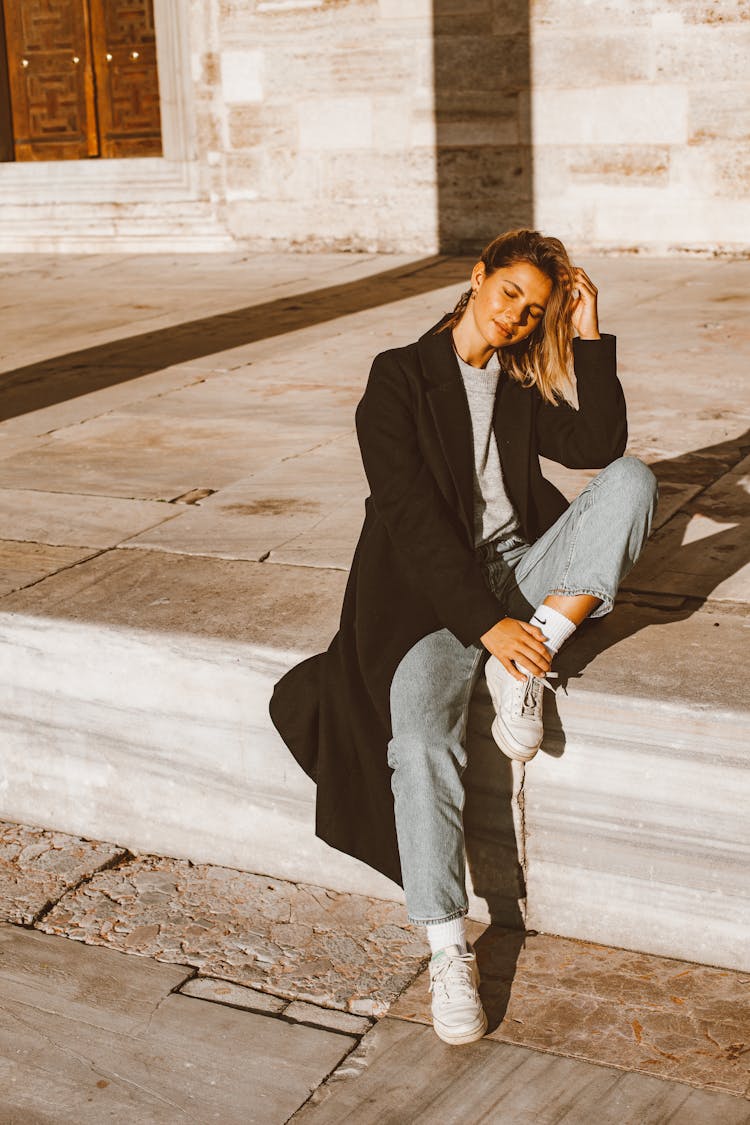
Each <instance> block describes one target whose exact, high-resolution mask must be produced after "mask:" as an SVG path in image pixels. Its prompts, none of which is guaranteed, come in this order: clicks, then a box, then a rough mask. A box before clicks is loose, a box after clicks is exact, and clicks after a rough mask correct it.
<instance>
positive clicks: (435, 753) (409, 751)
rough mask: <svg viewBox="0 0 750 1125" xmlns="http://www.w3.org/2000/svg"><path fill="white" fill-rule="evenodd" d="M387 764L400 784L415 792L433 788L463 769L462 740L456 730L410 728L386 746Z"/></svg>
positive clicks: (463, 752)
mask: <svg viewBox="0 0 750 1125" xmlns="http://www.w3.org/2000/svg"><path fill="white" fill-rule="evenodd" d="M387 760H388V765H389V766H390V767H391V769H392V770H393V771H394V772H395V773H398V775H399V780H400V782H401V783H402V784H407V785H408V784H411V785H412V786H413V788H414V789H415V790H418V789H419V790H421V789H424V788H425V787H426V788H433V787H434V786H435V784H438V785H439V784H441V782H444V781H445V780H446V779H448V778H453V777H456V776H458V777H460V776H461V774H462V773H463V771H464V770H465V768H466V764H467V753H466V747H465V744H464V740H463V739H462V738H460V737H457V732H456V731H455V730H451V731H445V732H442V733H441V732H439V731H438V730H435V729H434V728H433V729H432V730H425V729H420V728H415V727H412V729H411V730H410V731H408V732H406V731H403V730H402V731H401V732H400V734H399V735H395V734H394V736H393V737H392V738H391V739H390V741H389V743H388V753H387Z"/></svg>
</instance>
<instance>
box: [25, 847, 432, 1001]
mask: <svg viewBox="0 0 750 1125" xmlns="http://www.w3.org/2000/svg"><path fill="white" fill-rule="evenodd" d="M404 916H405V911H404V907H403V906H402V905H400V904H398V903H393V902H386V901H383V900H380V899H373V898H367V897H365V896H363V895H355V894H339V893H337V892H335V891H328V890H325V889H324V888H321V887H314V886H308V885H306V884H302V883H290V882H286V881H285V880H282V879H274V878H269V877H266V876H262V875H252V874H249V873H247V872H244V871H234V870H231V869H230V868H225V867H218V866H215V865H212V864H193V863H191V862H190V861H189V860H180V859H168V858H163V857H160V856H143V855H141V856H139V857H137V858H135V859H132V860H130V861H128V862H126V863H123V864H122V865H120V866H119V867H117V868H116V869H113V870H109V871H102V872H99V873H98V874H97V875H95V876H94V878H92V879H91V880H90V881H89V882H87V883H86V884H85V885H83V886H81V887H80V888H79V889H77V890H75V891H73V892H71V893H70V894H68V895H66V896H65V897H64V898H63V900H62V901H61V902H59V903H58V904H57V905H56V906H55V907H54V909H53V910H51V911H50V913H49V914H47V915H46V916H45V917H44V919H42V921H41V922H40V924H39V927H38V928H39V929H41V930H44V931H45V932H46V933H50V934H63V935H66V936H68V937H71V938H75V939H77V940H79V941H84V942H88V943H90V944H94V945H106V946H108V947H109V948H112V949H119V950H121V951H123V952H125V953H137V954H142V955H144V956H147V957H155V958H157V959H158V960H161V961H170V962H177V963H179V964H185V965H192V966H194V967H196V968H197V969H198V971H199V973H200V974H201V975H202V976H212V977H220V978H222V979H223V980H225V981H230V982H234V983H235V984H240V985H245V986H247V987H249V988H254V989H259V990H260V991H262V992H266V993H270V994H272V995H276V996H280V997H283V998H284V999H287V1000H299V1001H304V1002H307V1003H310V1004H315V1005H318V1006H319V1007H322V1008H333V1009H337V1010H339V1011H345V1012H350V1013H352V1014H355V1015H357V1016H370V1017H372V1016H381V1015H384V1014H385V1012H387V1011H388V1009H389V1007H390V1005H391V1004H392V1003H393V1002H394V1000H395V999H396V998H397V997H398V995H399V994H400V993H401V992H402V991H403V989H404V988H406V987H407V986H408V984H409V983H410V982H411V981H412V980H413V979H414V977H415V976H416V975H417V973H418V972H419V971H420V970H421V969H422V968H423V967H424V965H425V963H426V961H427V957H428V950H427V946H426V944H425V942H424V938H423V935H422V933H421V930H420V929H419V928H418V927H414V926H409V925H408V924H407V923H406V922H405V921H404Z"/></svg>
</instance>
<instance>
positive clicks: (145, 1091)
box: [0, 926, 356, 1125]
mask: <svg viewBox="0 0 750 1125" xmlns="http://www.w3.org/2000/svg"><path fill="white" fill-rule="evenodd" d="M0 953H1V954H2V956H0V1005H1V1006H2V1010H3V1019H2V1020H0V1119H2V1120H3V1121H7V1122H19V1125H20V1123H21V1122H23V1123H24V1125H25V1123H26V1122H36V1121H39V1122H41V1121H47V1122H49V1121H52V1120H54V1122H55V1125H89V1123H90V1125H100V1123H101V1122H102V1121H128V1122H132V1123H133V1125H173V1123H174V1122H175V1121H195V1122H200V1123H201V1125H203V1123H204V1122H217V1123H218V1125H235V1123H237V1125H240V1123H242V1125H247V1123H249V1122H257V1123H259V1125H280V1123H281V1122H284V1121H286V1120H287V1119H288V1117H289V1116H290V1114H292V1113H293V1112H294V1110H295V1109H297V1108H298V1107H299V1106H300V1105H301V1104H302V1103H303V1102H304V1101H305V1100H306V1099H307V1098H308V1096H309V1094H310V1093H311V1091H312V1090H314V1089H315V1088H316V1087H317V1086H318V1085H319V1083H320V1082H321V1081H322V1080H323V1078H325V1076H326V1075H327V1074H328V1073H330V1071H331V1070H332V1069H333V1067H335V1066H336V1064H337V1063H338V1062H340V1060H341V1059H342V1058H343V1056H344V1055H346V1054H347V1053H348V1051H349V1050H350V1049H351V1047H352V1046H353V1045H354V1043H355V1042H356V1040H355V1039H353V1038H349V1037H347V1036H345V1035H343V1034H341V1033H338V1032H329V1031H325V1030H320V1029H317V1028H312V1027H306V1026H304V1025H303V1024H301V1023H293V1022H291V1021H284V1020H279V1019H276V1018H273V1017H269V1016H262V1015H258V1014H256V1013H253V1012H244V1011H239V1010H237V1009H236V1008H230V1007H225V1006H223V1005H220V1004H211V1003H207V1002H206V1001H204V1000H199V999H196V998H194V997H190V996H182V995H180V994H179V993H175V992H174V991H173V989H174V988H175V987H176V986H177V985H178V984H179V983H180V981H181V980H183V979H184V977H185V975H186V974H187V973H188V972H189V971H190V970H188V969H187V968H186V967H185V966H176V965H174V966H171V965H160V964H157V963H155V962H153V961H150V960H148V959H145V958H135V957H125V956H123V955H122V954H120V953H116V952H114V951H112V950H105V949H92V948H91V947H83V946H81V945H80V944H78V943H76V942H70V941H63V940H61V939H59V938H52V937H48V936H46V935H44V934H40V933H37V932H29V931H26V930H20V929H18V928H14V927H9V926H0Z"/></svg>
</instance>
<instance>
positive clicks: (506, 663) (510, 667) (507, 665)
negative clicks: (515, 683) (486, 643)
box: [498, 656, 526, 680]
mask: <svg viewBox="0 0 750 1125" xmlns="http://www.w3.org/2000/svg"><path fill="white" fill-rule="evenodd" d="M498 659H499V661H500V663H501V664H502V666H503V668H504V669H505V671H506V672H509V673H510V675H511V676H512V677H513V679H514V680H525V679H526V677H525V676H524V674H523V672H519V671H518V669H517V668H516V666H515V664H513V662H512V661H511V660H508V658H507V657H506V656H500V657H498Z"/></svg>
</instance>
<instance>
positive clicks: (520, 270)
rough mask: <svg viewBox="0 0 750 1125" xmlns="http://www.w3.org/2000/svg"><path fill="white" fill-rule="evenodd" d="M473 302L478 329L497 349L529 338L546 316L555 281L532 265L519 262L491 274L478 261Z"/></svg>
mask: <svg viewBox="0 0 750 1125" xmlns="http://www.w3.org/2000/svg"><path fill="white" fill-rule="evenodd" d="M471 285H472V289H473V290H474V297H473V299H472V300H471V301H470V302H469V309H470V310H473V315H474V322H475V324H476V327H477V329H478V330H479V332H480V333H481V335H482V336H483V337H484V339H485V340H486V341H487V343H488V344H489V345H490V346H491V347H493V348H507V347H508V345H509V344H517V343H519V341H521V340H524V339H526V337H527V336H530V335H531V333H532V332H533V331H534V329H535V328H536V326H537V325H538V324H539V323H540V322H541V319H542V317H543V316H544V310H545V308H546V307H547V301H548V300H549V296H550V293H551V292H552V281H551V280H550V278H549V277H547V275H546V274H544V273H542V271H541V270H539V269H537V267H536V266H532V264H531V262H515V263H514V264H513V265H512V266H503V267H502V269H497V270H495V272H494V273H491V274H489V275H488V274H487V273H486V272H485V267H484V263H483V262H477V264H476V265H475V266H474V269H473V271H472V274H471Z"/></svg>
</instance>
